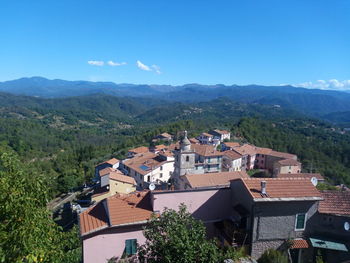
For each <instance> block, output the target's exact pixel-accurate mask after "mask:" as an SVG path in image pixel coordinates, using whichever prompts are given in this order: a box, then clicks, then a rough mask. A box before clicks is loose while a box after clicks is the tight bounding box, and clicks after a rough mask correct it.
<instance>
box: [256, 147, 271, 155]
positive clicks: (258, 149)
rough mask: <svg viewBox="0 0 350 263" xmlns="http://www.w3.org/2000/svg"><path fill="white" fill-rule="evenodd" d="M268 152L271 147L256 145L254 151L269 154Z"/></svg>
mask: <svg viewBox="0 0 350 263" xmlns="http://www.w3.org/2000/svg"><path fill="white" fill-rule="evenodd" d="M270 152H272V149H270V148H262V147H256V153H258V154H265V155H267V154H269V153H270Z"/></svg>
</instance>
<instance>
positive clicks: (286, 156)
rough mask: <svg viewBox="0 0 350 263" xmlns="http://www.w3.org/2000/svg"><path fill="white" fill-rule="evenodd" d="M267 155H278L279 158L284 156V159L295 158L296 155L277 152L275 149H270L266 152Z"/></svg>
mask: <svg viewBox="0 0 350 263" xmlns="http://www.w3.org/2000/svg"><path fill="white" fill-rule="evenodd" d="M268 155H271V156H275V157H280V158H284V159H295V160H296V159H297V156H296V155H295V154H291V153H284V152H277V151H271V152H269V153H268Z"/></svg>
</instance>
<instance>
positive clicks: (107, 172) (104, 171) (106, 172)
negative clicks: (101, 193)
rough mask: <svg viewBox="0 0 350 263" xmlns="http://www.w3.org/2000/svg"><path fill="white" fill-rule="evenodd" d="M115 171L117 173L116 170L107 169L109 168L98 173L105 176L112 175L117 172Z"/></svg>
mask: <svg viewBox="0 0 350 263" xmlns="http://www.w3.org/2000/svg"><path fill="white" fill-rule="evenodd" d="M115 171H116V170H115V169H113V168H111V167H107V168H104V169H102V170H100V171H99V172H98V173H99V175H100V176H104V175H107V174H110V173H112V172H115Z"/></svg>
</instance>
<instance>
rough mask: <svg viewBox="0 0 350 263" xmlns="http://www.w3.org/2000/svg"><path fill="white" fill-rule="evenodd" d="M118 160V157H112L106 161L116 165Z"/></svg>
mask: <svg viewBox="0 0 350 263" xmlns="http://www.w3.org/2000/svg"><path fill="white" fill-rule="evenodd" d="M118 162H119V160H118V159H117V158H112V159H110V160H108V161H106V163H108V164H111V165H115V164H116V163H118Z"/></svg>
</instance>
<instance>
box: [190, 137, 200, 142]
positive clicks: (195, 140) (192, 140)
mask: <svg viewBox="0 0 350 263" xmlns="http://www.w3.org/2000/svg"><path fill="white" fill-rule="evenodd" d="M188 140H189V141H190V143H199V141H198V140H197V139H196V138H190V139H188Z"/></svg>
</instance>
